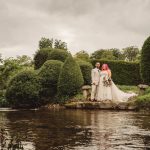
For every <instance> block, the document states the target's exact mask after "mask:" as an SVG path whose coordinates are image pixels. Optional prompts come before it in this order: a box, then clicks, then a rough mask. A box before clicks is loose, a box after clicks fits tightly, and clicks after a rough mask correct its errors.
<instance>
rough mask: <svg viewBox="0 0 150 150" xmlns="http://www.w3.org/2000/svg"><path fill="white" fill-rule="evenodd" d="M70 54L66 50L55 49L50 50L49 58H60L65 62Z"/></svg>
mask: <svg viewBox="0 0 150 150" xmlns="http://www.w3.org/2000/svg"><path fill="white" fill-rule="evenodd" d="M68 56H69V53H68V52H67V51H65V50H60V49H54V50H52V51H51V52H50V54H49V57H48V59H49V60H60V61H62V62H64V61H65V60H66V58H67V57H68Z"/></svg>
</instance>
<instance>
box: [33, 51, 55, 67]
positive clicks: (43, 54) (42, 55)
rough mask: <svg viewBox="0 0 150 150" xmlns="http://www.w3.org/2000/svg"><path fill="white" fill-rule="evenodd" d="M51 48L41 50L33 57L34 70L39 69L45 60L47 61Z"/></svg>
mask: <svg viewBox="0 0 150 150" xmlns="http://www.w3.org/2000/svg"><path fill="white" fill-rule="evenodd" d="M52 50H53V49H52V48H43V49H40V50H38V51H37V52H36V53H35V55H34V68H35V69H39V68H40V67H41V66H42V65H43V64H44V62H45V61H46V60H48V57H49V54H50V52H51V51H52Z"/></svg>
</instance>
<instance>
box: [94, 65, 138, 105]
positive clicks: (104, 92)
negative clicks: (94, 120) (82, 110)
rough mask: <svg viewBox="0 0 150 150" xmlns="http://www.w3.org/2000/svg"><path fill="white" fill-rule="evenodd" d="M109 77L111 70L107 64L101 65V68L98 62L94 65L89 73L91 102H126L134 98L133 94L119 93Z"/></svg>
mask: <svg viewBox="0 0 150 150" xmlns="http://www.w3.org/2000/svg"><path fill="white" fill-rule="evenodd" d="M100 68H101V69H100ZM111 75H112V73H111V70H110V68H109V67H108V65H107V64H103V65H102V67H101V65H100V63H99V62H97V63H96V64H95V68H94V69H92V73H91V77H92V91H91V101H99V102H100V101H107V100H109V101H113V102H127V101H128V100H129V98H131V97H133V96H136V94H135V93H125V92H123V91H121V90H120V89H119V88H118V87H117V86H116V85H115V84H114V82H113V81H112V79H111Z"/></svg>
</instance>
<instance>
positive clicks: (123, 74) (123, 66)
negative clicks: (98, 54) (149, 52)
mask: <svg viewBox="0 0 150 150" xmlns="http://www.w3.org/2000/svg"><path fill="white" fill-rule="evenodd" d="M96 62H100V63H101V66H102V64H104V63H106V64H108V66H109V67H110V69H111V71H112V79H113V81H114V82H115V83H116V84H120V85H138V84H139V83H140V82H141V76H140V64H139V63H138V62H125V61H118V60H112V61H111V60H100V59H93V60H91V63H92V65H93V67H94V66H95V64H96Z"/></svg>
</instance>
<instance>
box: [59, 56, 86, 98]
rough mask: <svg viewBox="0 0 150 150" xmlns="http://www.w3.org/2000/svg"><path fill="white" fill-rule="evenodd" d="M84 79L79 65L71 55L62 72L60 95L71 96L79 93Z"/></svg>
mask: <svg viewBox="0 0 150 150" xmlns="http://www.w3.org/2000/svg"><path fill="white" fill-rule="evenodd" d="M83 83H84V80H83V76H82V73H81V70H80V67H79V65H78V64H77V63H76V62H75V60H74V59H73V58H72V56H69V57H68V58H67V59H66V61H65V63H64V65H63V67H62V70H61V72H60V76H59V81H58V95H60V96H63V97H70V96H73V95H75V94H77V93H78V91H79V90H80V88H81V86H82V85H83Z"/></svg>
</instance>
